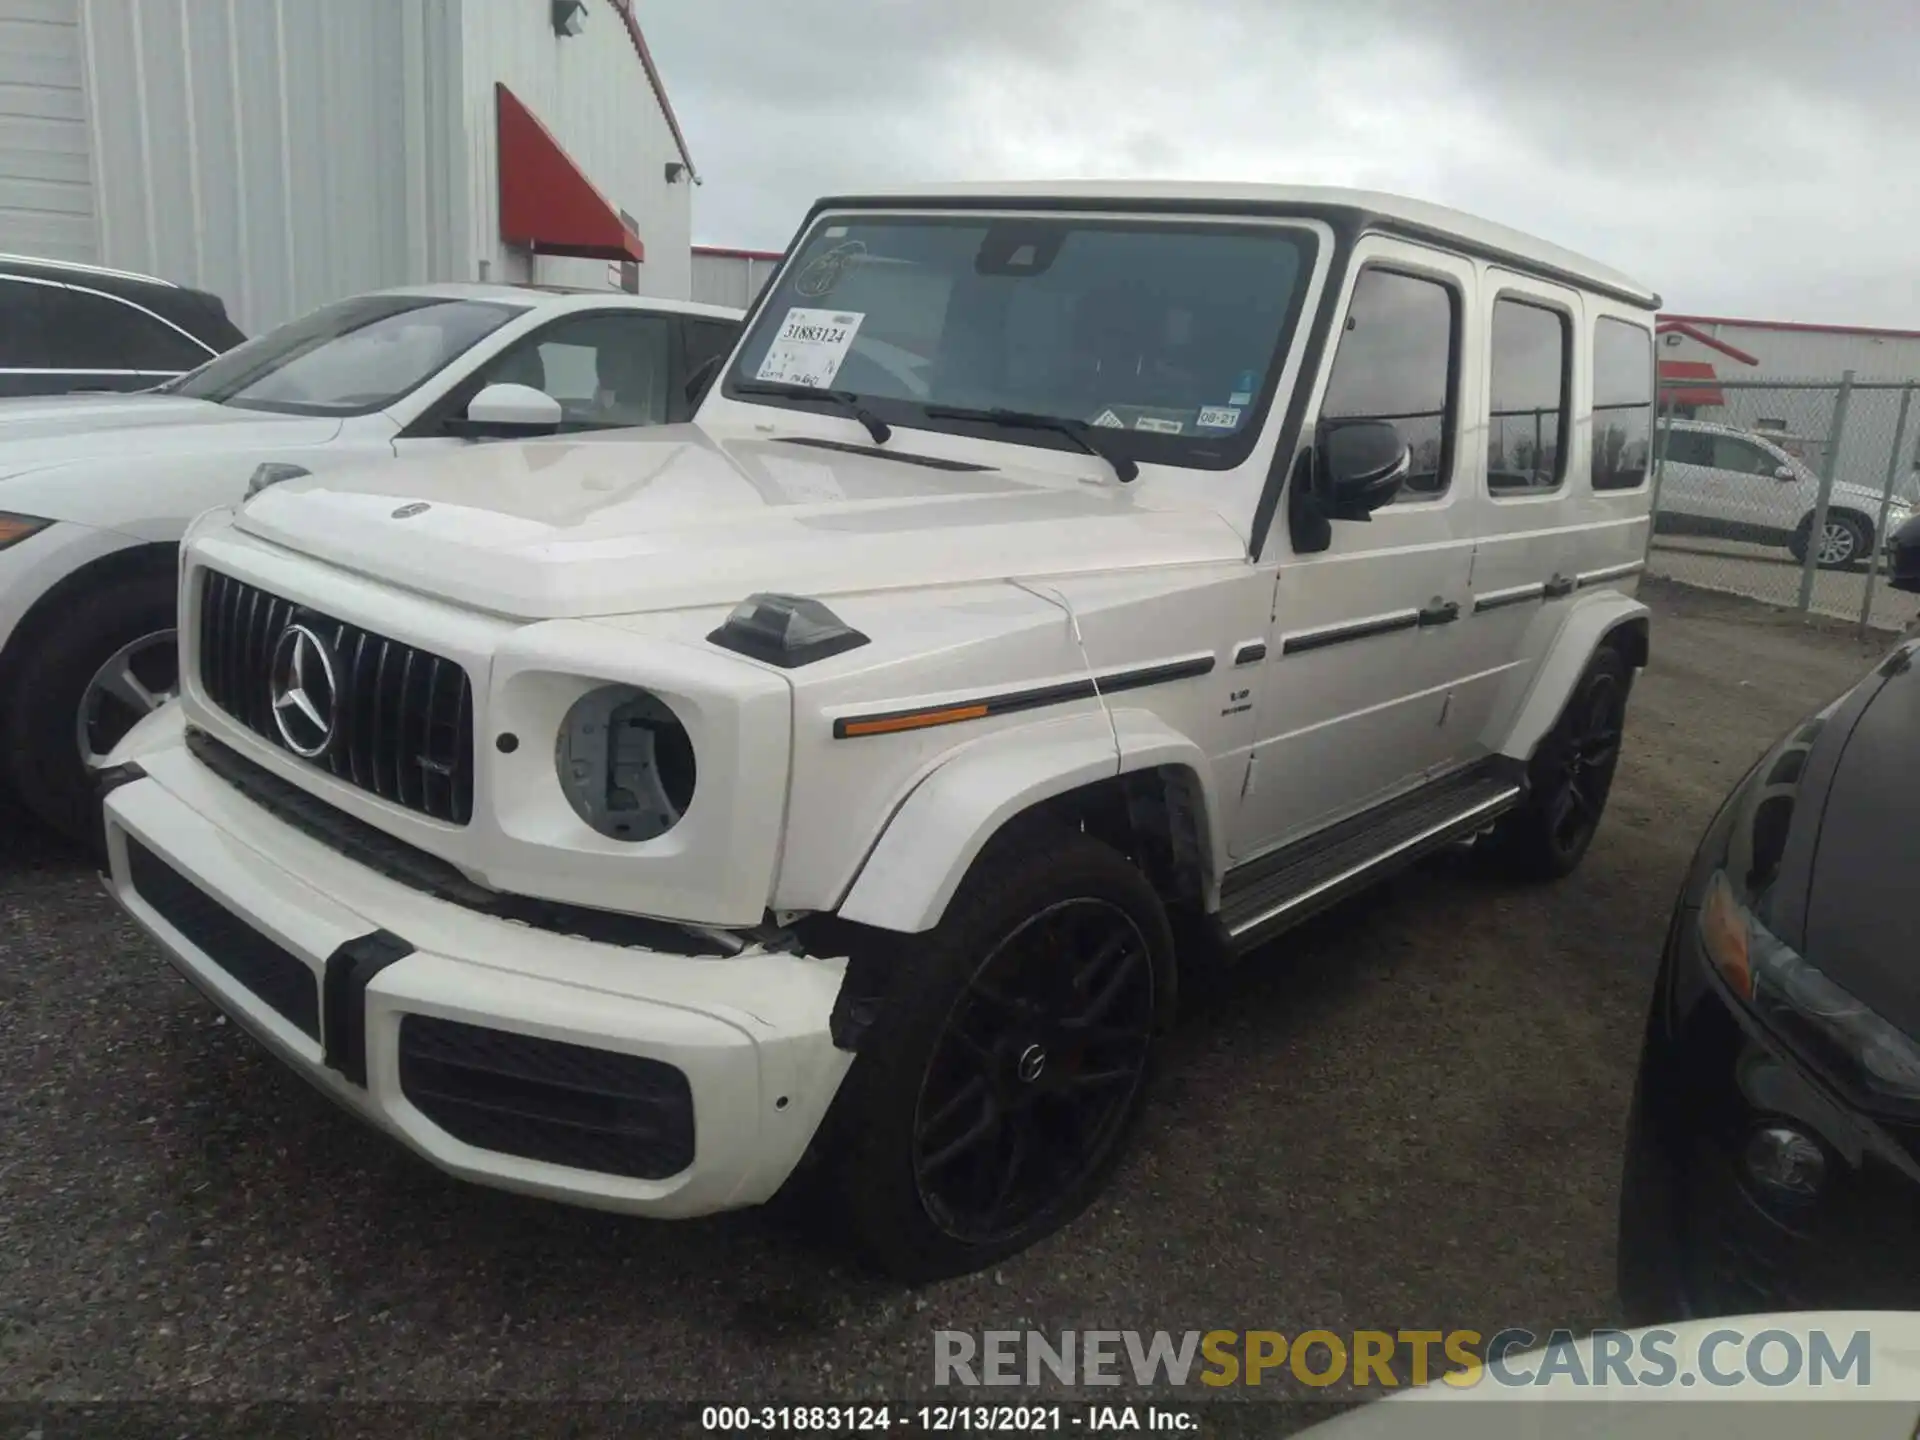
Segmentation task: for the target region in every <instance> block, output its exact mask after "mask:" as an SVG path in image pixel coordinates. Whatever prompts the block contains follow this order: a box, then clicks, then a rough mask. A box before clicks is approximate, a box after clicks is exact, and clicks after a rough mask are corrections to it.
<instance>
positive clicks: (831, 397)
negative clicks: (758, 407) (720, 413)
mask: <svg viewBox="0 0 1920 1440" xmlns="http://www.w3.org/2000/svg"><path fill="white" fill-rule="evenodd" d="M733 388H734V390H735V391H736V392H737V393H739V394H741V395H777V396H779V397H780V398H782V399H784V400H814V401H822V402H824V403H826V404H828V405H837V406H839V407H840V413H841V414H843V415H845V416H846V417H847V418H848V419H849V420H858V421H859V422H860V423H861V424H862V425H864V426H866V427H867V434H869V435H871V436H872V437H873V443H874V444H876V445H884V444H886V443H887V441H889V440H891V439H892V438H893V427H892V426H891V425H889V424H887V422H886V421H884V420H882V419H881V418H880V417H879V416H878V415H876V414H874V413H873V412H872V411H871V410H869V409H867V407H866V406H864V405H862V404H861V403H860V397H859V396H858V395H856V394H854V393H853V391H851V390H822V389H820V388H819V387H817V386H814V385H789V384H788V383H787V382H785V381H784V380H736V381H734V382H733Z"/></svg>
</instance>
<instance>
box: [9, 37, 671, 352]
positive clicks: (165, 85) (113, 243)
mask: <svg viewBox="0 0 1920 1440" xmlns="http://www.w3.org/2000/svg"><path fill="white" fill-rule="evenodd" d="M696 182H697V176H696V174H695V172H694V169H693V162H692V159H691V157H690V155H689V154H688V150H687V145H686V140H685V137H684V136H683V135H682V134H681V132H680V127H679V124H678V123H677V121H676V120H675V119H674V115H673V111H672V108H671V106H670V105H669V103H668V101H667V96H666V91H665V88H664V86H663V85H662V83H661V80H660V76H659V73H658V71H657V70H656V68H655V66H654V63H653V60H652V57H651V56H650V55H649V54H648V51H647V45H646V40H645V37H644V36H643V35H642V33H641V30H640V24H639V20H638V17H637V16H636V15H635V13H634V10H633V0H0V251H6V252H11V253H15V254H27V255H41V256H48V257H52V258H56V259H65V260H78V261H85V262H91V263H94V264H101V265H108V266H114V267H119V268H123V269H128V270H137V271H142V272H147V273H151V274H154V275H159V276H161V277H163V278H165V279H169V280H174V281H177V282H181V283H184V284H189V285H194V286H198V287H201V288H204V289H208V290H212V291H214V292H215V293H216V294H219V295H221V296H222V297H223V298H224V299H225V300H226V302H227V308H228V311H229V313H230V314H232V315H233V317H234V319H235V320H236V321H237V322H238V323H239V325H240V326H241V328H242V329H244V330H247V331H248V332H249V333H257V332H259V331H261V330H264V329H267V328H270V327H271V326H274V325H277V324H279V323H280V322H282V321H284V320H287V319H289V318H291V317H293V316H295V315H298V314H301V313H303V312H305V311H307V310H310V309H312V308H314V307H315V306H317V305H320V304H323V303H325V302H327V301H330V300H334V299H338V298H339V297H341V296H343V295H349V294H352V293H355V292H357V291H362V290H371V289H378V288H381V287H384V286H390V285H400V284H409V283H417V282H420V281H426V280H476V279H491V280H511V281H534V282H539V283H551V284H566V285H588V286H596V287H606V288H610V289H611V288H618V289H625V290H629V291H633V292H635V293H640V294H648V295H660V296H666V297H672V298H686V297H688V296H689V295H690V294H691V292H692V285H693V277H692V256H691V253H690V239H691V226H692V202H691V195H692V187H693V185H694V184H695V183H696Z"/></svg>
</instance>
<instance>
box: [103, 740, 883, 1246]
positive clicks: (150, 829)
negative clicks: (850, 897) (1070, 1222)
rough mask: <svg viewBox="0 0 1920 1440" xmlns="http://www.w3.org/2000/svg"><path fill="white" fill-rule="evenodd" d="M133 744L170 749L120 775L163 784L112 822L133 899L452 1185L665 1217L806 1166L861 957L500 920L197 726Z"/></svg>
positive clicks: (300, 1060) (286, 1049) (839, 1054)
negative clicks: (240, 766) (201, 734)
mask: <svg viewBox="0 0 1920 1440" xmlns="http://www.w3.org/2000/svg"><path fill="white" fill-rule="evenodd" d="M136 734H137V736H144V735H152V736H153V737H154V739H153V740H152V741H151V742H150V743H147V744H141V743H137V742H136V743H135V744H134V745H132V746H129V747H123V749H122V751H121V752H120V753H119V754H118V755H116V757H115V758H116V759H117V760H121V761H131V762H135V763H137V765H138V767H139V770H140V771H141V772H144V773H142V774H140V775H139V776H138V777H137V778H127V776H128V774H129V773H130V772H123V773H122V774H121V775H120V777H118V778H119V783H118V784H116V785H115V786H114V788H113V789H112V790H111V792H110V793H109V794H107V795H106V797H105V799H104V802H103V807H102V808H103V810H104V815H105V829H106V839H107V848H108V856H109V866H110V873H109V876H108V884H109V887H110V889H111V892H112V893H113V895H114V897H115V898H116V899H117V900H118V901H119V902H120V904H121V905H122V906H123V907H125V909H126V910H127V912H128V913H129V914H130V915H131V916H132V917H133V918H134V919H135V920H137V921H138V922H139V923H140V924H141V925H142V926H143V927H144V928H145V929H146V930H147V931H148V932H149V933H150V934H151V935H152V936H153V937H154V938H155V939H156V940H157V941H158V942H159V943H160V944H161V946H162V947H163V948H164V949H165V950H166V952H167V954H168V958H169V959H170V960H171V961H172V962H173V964H174V965H175V967H176V968H178V969H179V970H180V971H181V972H182V974H184V975H185V976H186V978H187V979H189V980H190V981H192V982H193V984H194V985H196V986H197V987H198V988H199V989H200V990H202V991H203V992H204V993H206V994H207V995H208V996H209V997H210V998H211V999H212V1000H213V1001H214V1003H215V1004H217V1005H218V1006H219V1007H220V1008H221V1009H222V1010H224V1011H225V1012H226V1013H227V1014H229V1015H230V1016H232V1017H233V1018H234V1019H235V1020H236V1021H238V1022H239V1023H240V1024H241V1025H242V1026H244V1027H245V1028H246V1029H247V1030H248V1031H249V1032H250V1033H252V1034H253V1035H254V1036H255V1037H256V1038H257V1039H259V1040H260V1041H261V1042H263V1043H264V1044H265V1045H266V1046H267V1047H268V1048H269V1049H270V1050H271V1051H272V1052H273V1053H274V1054H276V1055H277V1056H278V1057H279V1058H280V1059H281V1060H282V1061H283V1062H284V1063H286V1064H287V1065H288V1066H289V1067H291V1068H292V1069H294V1070H296V1071H298V1072H299V1073H300V1074H301V1075H302V1076H304V1077H305V1078H306V1079H308V1080H309V1081H311V1082H312V1083H313V1084H315V1085H317V1086H318V1087H319V1088H320V1089H321V1090H323V1091H324V1092H325V1093H326V1094H328V1095H329V1096H331V1097H332V1098H333V1099H334V1100H336V1101H338V1102H339V1103H340V1104H342V1105H344V1106H346V1107H347V1108H348V1109H350V1110H352V1111H353V1112H354V1113H355V1114H357V1115H359V1116H360V1117H361V1118H363V1119H365V1120H366V1121H368V1122H369V1123H371V1124H373V1125H375V1126H378V1127H379V1128H380V1129H382V1130H384V1131H386V1132H387V1133H388V1134H390V1135H392V1136H394V1137H395V1138H397V1139H399V1140H400V1141H401V1142H402V1143H403V1144H405V1145H407V1146H408V1147H409V1148H411V1149H413V1150H414V1151H416V1152H418V1153H419V1154H420V1155H422V1156H424V1157H425V1158H426V1159H428V1160H430V1161H431V1162H432V1163H433V1164H435V1165H437V1166H439V1167H440V1168H441V1169H443V1170H445V1171H447V1172H448V1173H449V1174H452V1175H457V1176H460V1177H462V1178H464V1179H468V1180H474V1181H478V1182H480V1183H482V1184H486V1185H493V1186H497V1187H499V1188H502V1189H507V1190H515V1191H520V1192H523V1193H526V1194H531V1195H539V1196H545V1197H548V1198H551V1199H556V1200H563V1201H568V1202H572V1203H576V1204H582V1205H589V1206H594V1207H596V1208H601V1209H608V1210H620V1211H628V1212H632V1213H636V1214H645V1215H656V1216H687V1215H698V1214H706V1213H709V1212H712V1211H716V1210H723V1209H729V1208H733V1207H737V1206H742V1205H751V1204H755V1203H758V1202H759V1201H762V1200H765V1199H767V1198H769V1197H770V1196H771V1195H772V1194H773V1193H774V1192H775V1191H776V1190H778V1189H779V1187H780V1186H781V1184H782V1183H783V1182H784V1181H785V1180H786V1178H787V1177H788V1175H789V1174H790V1173H791V1171H792V1170H793V1168H794V1166H795V1164H796V1163H798V1161H799V1159H800V1157H801V1156H802V1154H803V1153H804V1152H805V1150H806V1148H807V1145H808V1143H809V1141H810V1140H811V1139H812V1137H813V1134H814V1131H815V1130H816V1129H817V1128H818V1126H819V1124H820V1121H821V1119H822V1118H823V1116H824V1115H825V1114H826V1111H827V1107H828V1106H829V1104H830V1103H831V1102H832V1099H833V1095H834V1092H835V1091H836V1089H837V1088H838V1086H839V1084H840V1081H841V1078H842V1077H843V1076H844V1075H845V1073H846V1070H847V1066H848V1064H849V1063H850V1061H851V1058H852V1057H851V1056H850V1055H848V1054H847V1053H846V1052H844V1051H841V1050H838V1049H836V1048H835V1047H834V1045H833V1042H832V1039H831V1037H830V1035H829V1030H828V1022H829V1016H830V1015H831V1013H832V1009H833V1004H834V999H835V996H836V994H837V992H838V990H839V987H840V981H841V978H842V976H843V974H844V971H845V962H844V960H839V959H819V958H811V957H802V956H799V955H795V954H790V953H784V952H773V951H768V950H765V949H759V948H754V949H749V950H748V951H746V952H745V953H743V954H741V955H738V956H734V957H731V958H714V957H686V956H678V955H667V954H659V953H654V952H652V951H648V950H642V949H638V948H633V947H629V946H622V945H614V944H604V943H597V942H593V941H588V940H583V939H579V938H575V937H572V936H567V935H561V934H556V933H551V932H546V931H540V930H534V929H530V928H528V927H526V926H524V925H518V924H515V923H512V922H510V921H507V920H501V919H496V918H494V917H492V916H488V915H484V914H479V913H477V912H475V911H472V910H468V909H465V908H463V907H462V906H460V905H457V904H454V903H451V902H449V901H446V900H442V899H438V898H435V897H433V896H430V895H426V894H423V893H421V892H419V891H416V890H413V889H410V888H409V887H407V886H405V885H403V884H401V883H400V882H398V881H396V880H392V879H389V878H387V877H386V876H384V875H380V874H377V873H375V872H374V871H371V870H369V869H367V868H365V867H363V866H361V865H359V864H357V863H356V862H354V861H352V860H349V859H347V858H346V857H344V856H342V855H340V854H338V853H336V852H335V851H333V850H331V849H329V848H327V847H326V846H325V845H322V844H320V843H319V842H318V841H316V840H313V839H310V838H309V837H308V836H306V835H304V834H302V833H301V832H299V831H297V830H295V829H293V828H291V827H289V826H288V825H286V824H284V823H283V822H281V821H280V820H278V819H276V818H275V817H273V816H272V815H271V814H269V813H267V812H266V811H264V810H262V809H261V808H259V807H258V806H256V805H255V804H253V803H252V802H251V801H249V800H248V799H247V798H246V797H245V796H243V795H241V794H240V793H239V792H238V791H237V790H235V789H233V788H232V787H231V786H229V785H228V784H227V783H226V782H225V781H224V780H222V779H220V778H219V777H217V776H216V775H214V774H213V773H212V772H211V771H210V770H208V769H207V768H206V767H205V766H204V765H202V764H201V763H200V761H198V760H197V759H195V758H194V756H193V755H192V754H191V752H189V751H188V749H187V748H186V746H185V744H184V743H183V739H182V736H181V735H180V733H179V727H178V726H177V725H167V724H166V723H165V722H163V721H156V722H152V723H151V724H150V725H149V726H148V727H143V730H142V731H141V732H136ZM586 1131H592V1132H593V1133H592V1134H584V1135H583V1132H586ZM674 1167H677V1168H674ZM668 1171H670V1172H671V1173H666V1172H668Z"/></svg>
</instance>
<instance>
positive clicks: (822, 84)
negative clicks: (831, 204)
mask: <svg viewBox="0 0 1920 1440" xmlns="http://www.w3.org/2000/svg"><path fill="white" fill-rule="evenodd" d="M638 9H639V13H640V16H641V19H642V23H643V24H644V26H645V28H646V32H647V38H648V42H649V44H650V46H651V47H652V49H653V52H654V56H655V58H656V59H657V60H658V61H659V63H660V67H661V70H662V72H663V75H664V78H665V80H666V83H667V87H668V90H669V91H670V93H671V95H672V97H673V103H674V108H675V110H676V111H677V113H678V114H679V117H680V121H681V124H682V126H683V127H684V129H685V130H686V132H687V138H688V143H689V145H690V146H691V148H692V150H693V156H694V161H695V163H696V164H697V165H698V167H699V169H700V172H701V175H702V178H703V179H704V181H705V184H704V185H703V186H702V188H701V189H700V190H698V191H697V192H696V199H695V211H694V228H695V233H696V238H697V239H699V240H700V241H702V242H704V243H707V244H725V245H739V246H747V247H753V248H769V249H779V248H781V247H783V246H784V245H785V244H786V243H787V241H788V240H789V239H790V238H791V235H792V232H793V229H794V227H795V225H796V224H797V223H798V221H799V219H800V217H801V215H802V213H803V211H804V209H805V207H806V205H807V203H808V202H809V201H810V200H811V199H812V198H813V197H815V196H816V195H819V194H822V193H827V192H845V191H854V190H861V189H874V188H882V187H885V186H888V185H891V184H895V183H900V182H909V181H911V182H920V181H940V180H953V179H996V178H1039V177H1049V176H1073V177H1094V178H1115V177H1126V178H1192V179H1209V180H1272V181H1282V182H1289V181H1290V182H1295V183H1308V184H1333V185H1358V186H1365V187H1369V188H1373V189H1381V190H1391V191H1396V192H1399V193H1402V194H1408V195H1415V196H1419V197H1421V198H1423V199H1428V200H1435V201H1439V202H1441V203H1443V204H1449V205H1455V206H1458V207H1460V208H1463V209H1467V210H1472V211H1475V212H1476V213H1479V214H1483V215H1486V216H1489V217H1491V218H1494V219H1498V220H1502V221H1505V222H1506V223H1508V224H1511V225H1515V226H1518V227H1520V228H1521V229H1524V230H1529V231H1531V232H1533V233H1535V234H1538V235H1541V236H1544V237H1546V238H1548V239H1551V240H1555V241H1558V242H1559V243H1561V244H1564V245H1568V246H1571V247H1573V248H1574V249H1577V250H1582V251H1585V252H1587V253H1589V254H1592V255H1594V256H1595V257H1597V258H1599V259H1602V260H1605V261H1607V262H1608V263H1610V264H1613V265H1616V266H1618V267H1619V268H1621V269H1623V270H1626V271H1628V272H1630V273H1632V274H1633V275H1635V276H1636V277H1638V278H1641V279H1644V280H1645V281H1646V282H1647V283H1649V284H1650V285H1652V286H1653V287H1654V288H1655V289H1658V290H1660V291H1661V292H1663V294H1664V295H1665V296H1666V299H1667V308H1668V309H1669V310H1678V311H1689V312H1695V313H1706V314H1730V315H1741V316H1749V315H1750V316H1756V317H1764V318H1769V319H1792V320H1813V321H1826V322H1830V323H1850V324H1859V325H1884V326H1897V327H1909V328H1920V283H1916V276H1917V275H1920V0H1826V3H1824V4H1815V3H1812V0H1157V3H1156V0H728V3H726V4H705V5H698V4H690V3H683V0H641V4H640V5H639V7H638Z"/></svg>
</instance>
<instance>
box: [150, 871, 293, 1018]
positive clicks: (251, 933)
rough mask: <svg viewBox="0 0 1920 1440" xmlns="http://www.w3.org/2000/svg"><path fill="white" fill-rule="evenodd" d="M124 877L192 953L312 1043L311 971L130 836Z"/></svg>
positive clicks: (291, 954)
mask: <svg viewBox="0 0 1920 1440" xmlns="http://www.w3.org/2000/svg"><path fill="white" fill-rule="evenodd" d="M127 873H128V876H129V878H131V879H132V881H133V888H134V890H135V891H136V892H137V893H138V894H139V896H140V898H141V899H142V900H144V901H146V902H147V904H149V905H151V906H152V907H153V908H154V910H155V912H157V913H158V914H159V916H160V918H161V919H162V920H164V921H166V922H167V924H169V925H171V926H172V927H173V928H174V929H175V930H178V931H179V932H180V933H181V935H183V936H184V937H186V939H187V940H189V941H190V942H192V944H193V946H194V948H195V949H197V950H199V951H200V952H201V954H203V955H205V956H206V957H207V958H208V959H209V960H211V961H213V963H214V964H216V965H218V966H219V967H220V968H221V969H222V970H224V971H226V972H227V974H229V975H231V976H232V977H233V978H234V979H235V980H237V981H239V982H240V983H241V984H242V985H244V986H246V987H247V989H249V990H251V991H252V992H253V993H254V994H255V995H256V996H258V997H259V998H260V999H261V1000H262V1001H264V1002H265V1003H266V1004H268V1005H271V1006H272V1007H273V1008H274V1009H275V1010H277V1011H279V1012H280V1014H282V1015H283V1016H285V1017H286V1018H287V1019H288V1020H289V1021H291V1022H292V1023H293V1024H295V1025H297V1026H299V1027H300V1029H301V1030H303V1031H305V1032H306V1033H307V1034H308V1035H311V1036H312V1037H313V1038H314V1039H315V1040H318V1039H319V1038H320V991H319V986H318V985H317V983H316V982H315V980H314V975H313V971H312V970H310V969H308V968H307V965H306V962H305V961H303V960H302V959H301V958H300V957H299V956H298V955H295V954H293V953H292V952H291V951H288V950H283V949H282V948H281V947H280V946H279V945H277V944H275V943H274V942H273V941H271V940H269V939H268V938H267V937H266V936H264V935H262V934H261V933H260V932H259V931H258V930H256V929H254V928H253V927H252V926H251V925H249V924H247V922H246V921H244V920H242V919H241V918H240V917H239V916H238V915H235V914H234V913H233V912H232V911H231V910H229V909H227V908H226V906H224V905H222V904H221V903H220V902H219V901H217V900H215V899H214V898H213V897H212V896H211V895H209V894H207V893H206V891H204V890H202V889H201V888H200V887H199V886H197V885H195V884H194V883H193V882H192V881H191V880H189V879H187V877H186V876H184V875H182V874H181V873H180V872H179V871H178V870H176V869H174V868H173V867H172V866H171V865H169V864H167V862H166V861H164V860H162V859H161V858H160V857H159V856H158V855H156V854H154V853H153V852H152V851H151V850H149V849H147V847H146V846H144V845H142V844H141V843H140V842H139V841H138V840H136V839H134V838H133V837H132V836H131V835H129V836H127Z"/></svg>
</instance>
